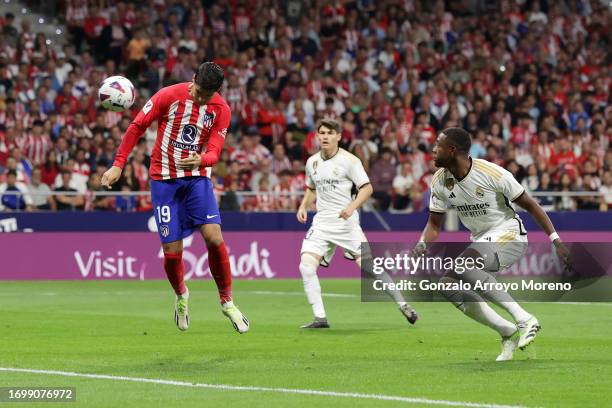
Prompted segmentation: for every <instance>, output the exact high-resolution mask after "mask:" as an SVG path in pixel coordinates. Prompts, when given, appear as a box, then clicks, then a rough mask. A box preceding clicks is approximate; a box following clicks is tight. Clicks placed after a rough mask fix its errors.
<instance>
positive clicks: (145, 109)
mask: <svg viewBox="0 0 612 408" xmlns="http://www.w3.org/2000/svg"><path fill="white" fill-rule="evenodd" d="M151 109H153V101H152V100H151V99H149V100H148V101H147V103H146V104H145V106H143V107H142V112H143V113H144V114H145V115H146V114H147V113H149V112H151Z"/></svg>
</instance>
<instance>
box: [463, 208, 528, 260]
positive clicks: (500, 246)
mask: <svg viewBox="0 0 612 408" xmlns="http://www.w3.org/2000/svg"><path fill="white" fill-rule="evenodd" d="M473 242H474V243H475V244H474V245H471V246H470V247H471V248H474V249H475V250H477V251H478V252H480V254H481V255H487V256H486V259H487V263H486V267H485V270H486V271H487V272H499V271H502V270H504V269H507V268H509V267H510V266H512V265H513V264H514V263H515V262H517V261H518V260H519V259H521V258H522V257H523V255H524V254H525V251H526V250H527V245H528V241H527V232H526V231H525V228H524V227H523V224H522V222H521V221H520V220H518V219H512V220H508V221H506V222H505V223H504V224H502V225H500V226H498V227H496V228H495V229H492V230H490V231H487V232H485V233H484V234H481V235H479V236H478V238H477V239H474V240H473ZM483 252H484V253H483Z"/></svg>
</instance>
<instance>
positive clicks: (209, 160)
mask: <svg viewBox="0 0 612 408" xmlns="http://www.w3.org/2000/svg"><path fill="white" fill-rule="evenodd" d="M189 84H190V83H189V82H183V83H180V84H176V85H172V86H168V87H165V88H162V89H161V90H160V91H159V92H157V93H156V94H155V95H153V97H152V98H151V99H149V101H148V102H147V103H146V104H145V106H144V107H143V108H142V110H141V111H140V112H139V113H138V115H137V116H136V118H135V119H134V120H133V121H132V123H131V124H130V126H129V127H128V129H127V131H126V132H125V135H124V137H123V140H122V142H121V145H120V146H119V150H118V151H117V155H116V156H115V162H114V163H113V165H114V166H118V167H121V168H123V166H124V165H125V163H126V161H127V158H128V156H129V154H130V152H131V151H132V149H133V148H134V146H135V144H136V142H137V141H138V139H140V137H141V136H142V134H143V133H144V132H145V130H146V129H147V128H148V127H149V125H151V123H152V122H153V121H155V120H158V127H157V139H156V140H155V146H154V147H153V152H152V154H151V166H150V169H149V174H150V176H151V178H152V179H153V180H169V179H176V178H181V177H190V176H206V177H210V174H211V166H213V165H214V164H216V163H217V161H218V160H219V155H220V154H221V149H222V147H223V142H224V141H225V135H226V133H227V128H228V127H229V123H230V117H231V110H230V107H229V105H228V104H227V102H226V101H225V99H223V98H222V97H221V95H219V94H218V93H215V94H214V95H213V97H212V98H211V99H210V100H209V101H208V102H207V103H206V105H198V104H196V103H195V102H194V101H193V98H192V97H191V95H190V94H189ZM191 152H196V153H199V154H201V155H202V165H201V166H200V167H199V168H198V169H194V170H181V169H178V168H177V162H178V161H179V160H180V159H183V158H186V157H188V156H189V155H190V153H191Z"/></svg>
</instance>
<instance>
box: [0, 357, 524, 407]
mask: <svg viewBox="0 0 612 408" xmlns="http://www.w3.org/2000/svg"><path fill="white" fill-rule="evenodd" d="M0 371H6V372H14V373H30V374H44V375H57V376H62V377H78V378H92V379H96V380H114V381H128V382H138V383H149V384H162V385H175V386H178V387H190V388H211V389H218V390H225V391H255V392H274V393H281V394H303V395H317V396H322V397H340V398H355V399H369V400H379V401H397V402H406V403H410V404H426V405H444V406H449V407H472V408H524V407H523V406H520V405H499V404H482V403H478V402H463V401H446V400H432V399H427V398H412V397H401V396H394V395H381V394H362V393H358V392H335V391H320V390H308V389H298V388H275V387H255V386H244V385H229V384H203V383H191V382H185V381H174V380H161V379H155V378H140V377H125V376H117V375H106V374H85V373H74V372H70V371H56V370H35V369H31V368H14V367H0Z"/></svg>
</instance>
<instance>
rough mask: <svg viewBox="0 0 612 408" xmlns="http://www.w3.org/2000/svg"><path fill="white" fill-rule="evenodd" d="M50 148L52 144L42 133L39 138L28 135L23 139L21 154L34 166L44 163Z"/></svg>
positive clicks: (47, 136)
mask: <svg viewBox="0 0 612 408" xmlns="http://www.w3.org/2000/svg"><path fill="white" fill-rule="evenodd" d="M51 147H53V142H52V141H51V138H50V137H49V135H47V134H44V133H43V134H41V135H39V136H34V135H33V134H31V133H30V134H28V135H26V136H25V137H24V138H23V147H22V150H23V153H24V154H25V156H26V157H27V158H28V160H30V161H31V162H32V164H33V165H35V166H38V165H39V164H43V163H44V162H45V159H46V156H47V152H49V150H51Z"/></svg>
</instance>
